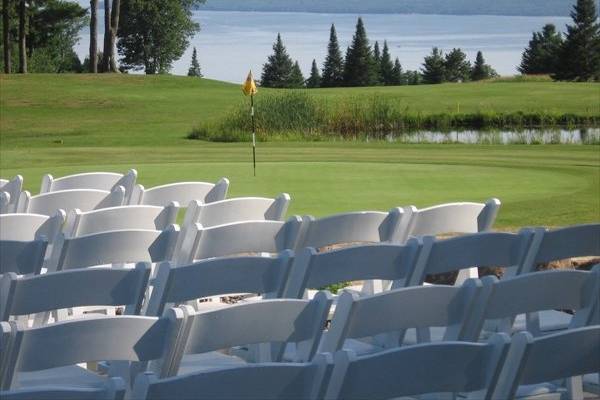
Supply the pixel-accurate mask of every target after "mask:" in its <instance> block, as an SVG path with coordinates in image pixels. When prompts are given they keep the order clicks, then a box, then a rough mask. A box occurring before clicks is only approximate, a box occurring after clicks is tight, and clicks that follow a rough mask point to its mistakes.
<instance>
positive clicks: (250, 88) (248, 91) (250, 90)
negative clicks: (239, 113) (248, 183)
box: [242, 71, 257, 176]
mask: <svg viewBox="0 0 600 400" xmlns="http://www.w3.org/2000/svg"><path fill="white" fill-rule="evenodd" d="M242 92H244V95H246V96H250V116H251V118H252V165H253V167H254V176H256V124H255V122H254V95H255V94H256V92H257V90H256V83H254V78H253V77H252V71H250V73H249V74H248V77H247V78H246V82H244V84H243V85H242Z"/></svg>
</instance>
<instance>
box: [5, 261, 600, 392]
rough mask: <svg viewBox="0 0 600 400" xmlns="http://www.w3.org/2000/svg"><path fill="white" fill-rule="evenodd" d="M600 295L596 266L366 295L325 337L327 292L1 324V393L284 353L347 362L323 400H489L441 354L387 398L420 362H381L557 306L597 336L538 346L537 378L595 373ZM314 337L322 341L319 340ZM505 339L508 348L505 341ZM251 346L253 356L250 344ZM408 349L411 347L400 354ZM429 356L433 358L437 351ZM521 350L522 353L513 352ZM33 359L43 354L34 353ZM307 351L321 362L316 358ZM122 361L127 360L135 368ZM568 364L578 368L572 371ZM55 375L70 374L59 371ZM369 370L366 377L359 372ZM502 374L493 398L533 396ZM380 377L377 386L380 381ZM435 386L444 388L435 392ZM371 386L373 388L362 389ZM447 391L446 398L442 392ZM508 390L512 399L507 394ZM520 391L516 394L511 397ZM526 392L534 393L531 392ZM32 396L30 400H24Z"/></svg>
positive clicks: (206, 369)
mask: <svg viewBox="0 0 600 400" xmlns="http://www.w3.org/2000/svg"><path fill="white" fill-rule="evenodd" d="M121 291H123V290H122V289H121ZM599 294H600V267H596V268H595V269H594V271H592V272H583V271H546V272H538V273H534V274H528V275H522V276H518V277H513V278H510V279H507V280H504V281H497V280H495V279H493V278H489V279H487V278H486V279H484V280H483V281H479V280H469V281H467V282H465V284H463V286H462V287H452V286H421V287H414V288H404V289H398V290H393V291H389V292H386V293H382V294H378V295H373V296H367V297H363V298H357V297H356V296H355V295H354V294H352V293H344V294H343V295H342V298H341V303H340V305H339V306H338V308H337V309H336V313H335V316H334V318H333V321H332V323H331V326H330V328H329V329H328V330H327V332H325V333H323V328H324V326H325V320H326V319H327V314H328V309H329V307H330V305H331V298H330V296H328V295H327V293H320V294H319V295H317V296H316V297H315V298H314V299H313V300H299V299H298V300H292V299H275V300H263V301H260V302H253V303H248V304H240V305H235V306H231V307H226V308H222V309H217V310H211V311H208V312H206V311H205V312H198V311H196V310H193V309H192V308H191V307H189V306H183V307H180V308H171V309H169V310H168V311H167V312H166V313H165V316H164V317H162V318H160V319H157V318H155V317H128V316H124V317H116V318H111V317H99V318H91V319H84V320H78V321H68V322H62V323H57V324H53V325H48V326H43V327H40V328H33V329H31V328H27V327H23V326H18V325H17V324H14V323H13V324H7V323H5V322H4V323H2V331H3V332H2V342H1V343H2V344H1V345H0V348H1V349H2V352H3V357H2V364H1V365H0V366H1V368H0V371H2V375H1V377H2V388H3V389H4V390H15V389H16V390H17V393H21V394H23V393H27V390H29V391H31V390H34V391H35V390H36V389H37V390H40V387H41V388H43V387H44V386H47V385H52V386H53V387H54V390H58V389H57V388H60V390H62V391H64V390H67V389H68V387H69V386H71V387H73V386H75V387H77V386H79V390H81V389H82V388H81V386H84V387H85V386H91V387H92V388H95V389H96V390H98V389H99V387H102V388H103V389H102V390H103V391H105V390H108V389H107V388H106V387H105V386H104V385H105V384H106V378H104V377H101V376H99V375H97V374H95V373H92V372H90V371H87V370H84V369H83V368H80V367H77V366H73V365H72V364H76V363H82V362H89V361H101V360H111V362H110V367H109V375H108V376H109V377H120V378H122V379H124V380H125V382H127V383H131V378H132V377H133V376H135V374H136V373H140V372H143V371H144V370H148V371H151V372H153V373H155V374H156V375H157V377H158V378H161V379H162V378H168V377H170V376H175V375H183V376H182V378H181V380H180V382H183V381H184V380H185V379H188V378H189V377H190V375H188V374H191V373H198V372H200V373H208V374H209V375H208V376H212V375H210V374H211V371H212V370H214V369H219V368H226V367H232V366H240V367H249V366H248V365H247V364H248V362H249V363H264V362H281V361H284V360H285V358H286V355H285V353H287V350H289V349H290V348H293V350H294V357H293V358H292V359H291V360H290V361H294V362H315V361H317V360H323V359H324V358H323V357H325V355H326V354H332V353H335V354H336V356H335V358H336V360H337V359H338V357H341V358H340V360H345V361H344V362H342V363H341V364H342V365H343V366H342V365H338V361H339V360H337V361H336V366H335V368H334V372H333V376H335V375H336V374H337V375H341V376H338V377H337V378H336V380H334V381H335V382H336V385H342V387H343V386H344V385H346V384H347V385H348V389H347V390H343V389H340V388H337V389H336V390H333V391H332V392H329V391H330V390H332V389H328V393H330V395H326V398H338V396H341V397H339V398H365V397H367V398H391V397H394V396H397V395H399V394H402V393H404V394H417V393H423V392H440V391H450V392H456V391H468V392H471V391H474V390H480V389H488V390H490V392H489V393H488V394H491V393H493V392H494V390H496V388H494V387H493V384H492V383H493V380H492V381H490V380H489V379H491V378H490V377H491V376H493V375H494V374H493V373H492V369H493V368H492V369H491V366H490V365H488V366H487V367H486V366H484V365H481V364H478V366H477V368H479V369H481V370H479V371H477V369H471V368H469V367H468V365H463V364H462V361H461V360H462V358H461V352H456V353H454V352H451V353H447V354H446V355H445V356H443V357H440V354H438V357H436V362H447V363H449V365H454V367H455V369H456V371H455V373H454V374H452V375H450V377H443V376H435V378H434V377H431V380H425V381H423V382H421V383H419V385H420V386H419V387H420V388H421V389H419V390H418V391H415V392H413V391H411V390H409V391H408V392H402V391H400V392H398V393H396V392H395V391H396V390H399V388H400V387H402V386H394V387H395V389H394V390H392V391H390V389H389V388H386V387H387V386H388V385H389V384H390V383H391V381H389V382H388V381H387V380H383V381H381V379H384V377H385V376H386V375H389V374H391V375H389V377H388V379H391V377H392V376H393V375H397V376H396V378H397V379H403V378H404V377H406V376H413V375H412V374H414V373H415V370H421V368H420V364H419V362H418V361H419V360H420V359H419V358H418V357H417V356H416V355H414V354H413V357H417V359H412V360H411V358H410V357H408V358H406V359H404V361H403V362H400V360H398V359H394V361H393V362H391V360H390V364H388V363H386V362H383V361H382V360H385V359H386V357H385V356H384V355H385V354H390V353H391V352H396V351H398V350H393V349H397V348H398V347H405V348H406V349H407V350H406V351H407V353H404V354H412V353H410V351H417V350H416V349H417V348H420V346H419V345H416V347H415V343H414V342H409V343H405V341H404V333H405V331H406V330H407V329H412V328H418V329H420V330H422V329H423V328H429V327H445V328H446V333H445V335H444V337H443V338H441V340H440V342H445V343H447V344H451V343H456V341H471V342H473V343H476V342H478V341H480V340H481V338H482V336H481V333H482V332H483V326H484V323H485V322H487V321H492V320H498V319H502V320H506V321H508V324H507V325H503V326H502V328H503V329H498V330H497V332H504V333H511V332H512V329H513V326H512V322H511V321H514V319H515V317H516V315H517V314H519V313H524V312H530V311H538V310H546V309H551V308H555V307H561V308H571V309H574V310H577V312H576V314H575V315H574V317H573V320H572V322H571V324H570V325H569V327H568V329H567V332H574V331H578V332H581V331H586V332H587V331H588V330H586V329H587V328H586V326H588V325H592V326H594V327H593V328H592V329H591V332H595V334H596V336H594V335H590V336H585V339H582V338H581V337H579V340H581V342H580V343H579V345H577V346H575V345H573V346H571V347H564V346H558V347H546V348H545V349H546V350H547V349H552V355H551V356H550V355H548V356H547V357H550V358H553V360H556V363H552V362H550V364H549V365H547V366H546V367H545V369H544V371H545V373H546V375H544V376H548V374H550V376H553V378H552V379H547V380H554V379H555V378H560V377H563V378H567V377H572V376H578V375H583V374H588V373H589V374H593V373H597V372H598V370H599V369H600V368H598V367H597V366H598V365H599V364H598V363H600V358H598V357H596V355H597V354H598V353H594V352H593V351H594V349H597V348H598V346H599V345H600V341H598V340H597V339H598V336H597V334H598V332H599V331H598V329H599V328H600V326H599V325H598V324H600V317H599V315H598V313H599V312H600V311H599V309H598V306H599ZM507 299H510V301H507ZM323 334H324V335H325V336H324V339H323V340H321V337H322V335H323ZM524 335H525V336H524ZM366 337H371V338H372V340H371V341H370V342H369V344H367V343H361V344H359V345H356V343H358V340H356V339H359V338H366ZM517 337H520V338H523V337H525V338H527V340H525V342H523V341H522V340H524V339H519V343H521V344H520V345H519V346H524V343H529V342H535V341H537V340H540V341H543V340H545V339H533V338H532V337H531V334H529V333H527V334H519V335H517ZM540 337H541V338H543V337H563V336H560V335H557V334H556V332H553V333H551V334H550V336H548V335H544V336H540ZM594 339H595V344H594ZM429 341H430V338H425V339H423V340H419V343H420V344H421V345H422V344H423V342H429ZM504 341H505V342H506V341H507V340H506V338H505V339H504ZM319 343H320V348H319ZM374 343H382V346H380V347H376V346H375V345H374ZM492 343H498V339H497V337H496V338H492ZM253 345H254V346H256V347H252V346H253ZM286 345H287V347H286ZM554 345H555V346H556V345H557V343H556V342H554ZM238 346H245V348H241V349H240V348H239V347H238ZM369 346H370V350H369V351H365V350H364V349H365V348H366V347H369ZM440 346H441V345H440ZM462 346H464V347H461V351H462V352H464V351H466V349H467V348H468V347H469V346H472V344H469V345H467V344H466V343H463V344H462ZM594 346H596V347H594ZM410 348H412V349H413V350H408V349H410ZM220 349H229V354H225V353H222V352H218V350H220ZM436 349H437V351H442V350H443V349H444V346H441V347H436ZM236 350H237V351H236ZM251 350H255V351H254V352H252V351H251ZM524 350H525V349H523V348H520V350H519V351H524ZM590 352H591V353H590ZM557 353H558V354H560V356H559V355H557ZM42 354H43V355H44V356H41V355H42ZM316 354H322V355H321V356H317V357H316V358H315V355H316ZM463 355H464V354H463ZM355 356H358V357H360V359H363V360H366V359H371V360H373V361H372V362H369V363H365V364H367V365H370V367H369V368H365V369H364V370H361V372H360V376H362V375H363V374H367V376H369V379H363V378H362V377H360V378H359V376H354V377H353V378H352V379H348V380H347V383H346V384H343V383H342V382H346V379H342V378H343V376H345V374H346V373H347V371H346V368H348V367H349V365H348V363H350V364H351V362H352V361H353V360H354V359H355V358H354V357H355ZM432 356H433V355H432ZM523 356H524V354H520V356H519V357H523ZM378 357H382V358H378ZM430 357H431V356H430ZM288 358H289V357H288ZM503 359H504V357H499V358H497V359H496V361H497V362H500V363H502V360H503ZM508 359H510V356H509V358H508ZM376 360H377V361H376ZM423 361H425V360H423ZM474 361H475V359H470V362H474ZM576 361H577V362H576ZM124 362H134V364H130V363H124ZM317 362H319V361H317ZM321 362H322V361H321ZM513 362H516V361H514V360H513ZM148 363H150V364H148ZM405 363H408V364H406V365H405ZM558 364H560V365H558ZM518 365H519V363H518V362H516V363H513V364H511V368H516V367H517V366H518ZM576 365H578V367H577V368H575V369H573V367H575V366H576ZM68 366H69V367H68ZM594 366H596V367H594ZM64 367H68V368H67V369H64ZM257 367H258V366H257ZM501 367H502V366H501V365H498V368H499V369H498V371H497V372H500V371H501ZM338 368H342V371H344V372H340V371H338V372H337V373H336V372H335V369H338ZM371 368H372V370H371V372H368V371H369V370H370V369H371ZM594 368H595V369H594ZM386 369H390V371H392V370H393V371H396V372H395V373H391V372H388V373H383V372H382V371H385V370H386ZM411 369H412V372H411V371H410V370H411ZM242 370H243V369H242ZM240 371H241V370H240ZM282 371H283V370H282ZM475 371H477V373H478V376H479V377H480V378H482V377H484V376H486V377H487V378H486V379H485V380H484V381H485V382H488V385H483V386H478V387H472V388H471V389H467V388H463V389H458V390H454V389H450V387H454V386H452V385H458V384H459V383H458V382H461V381H462V379H464V378H466V377H468V376H470V375H471V374H473V373H474V372H475ZM357 373H358V372H357ZM382 373H383V375H382ZM521 373H523V372H522V371H521ZM503 374H504V375H507V376H508V377H510V379H511V385H509V387H504V388H503V389H502V390H501V392H499V393H504V394H507V393H509V392H510V393H511V394H512V395H513V396H514V395H515V394H518V395H519V396H518V397H522V396H525V395H527V394H531V392H532V390H533V389H534V388H531V387H523V388H520V389H519V388H518V382H519V380H520V379H523V378H522V376H520V374H515V373H514V370H513V369H507V370H506V371H504V370H502V373H501V374H500V375H499V376H496V377H495V378H500V377H501V376H502V375H503ZM560 374H563V375H560ZM208 376H207V377H208ZM233 376H235V374H234V375H233ZM233 376H231V377H229V384H230V385H234V386H235V385H238V384H241V385H245V384H248V382H244V381H243V380H242V381H241V382H240V381H238V380H236V379H235V378H233ZM377 376H379V377H380V378H379V379H377V378H376V377H377ZM460 377H462V379H460ZM257 378H258V377H257ZM495 378H494V379H495ZM505 378H507V377H505ZM195 379H196V378H194V379H192V380H194V381H195ZM438 379H442V381H444V382H446V383H445V384H443V385H440V384H439V381H438ZM507 379H508V378H507ZM200 380H201V381H202V379H200ZM340 380H341V381H342V382H340ZM175 381H176V380H172V381H171V382H175ZM357 382H362V383H363V384H365V385H366V386H365V387H362V388H360V387H361V385H358V386H356V385H357ZM368 382H370V384H368V385H367V383H368ZM384 382H385V383H386V384H385V385H384V387H381V383H384ZM436 382H437V383H436ZM541 382H544V381H533V382H529V381H527V383H541ZM447 385H450V386H447ZM109 387H110V386H109ZM408 387H413V386H410V385H409V386H408ZM444 387H445V388H447V389H446V390H440V388H444ZM549 387H552V389H553V390H554V391H555V392H556V393H558V394H559V395H560V394H561V393H562V394H563V395H564V393H565V390H571V394H573V392H572V390H573V389H576V385H571V387H568V388H565V387H564V385H562V384H560V383H555V384H549V383H548V384H545V386H542V389H543V390H545V391H546V393H549V389H548V388H549ZM19 388H20V389H19ZM406 389H407V388H405V390H406ZM219 390H220V391H217V392H214V394H215V395H220V396H222V397H220V398H225V396H227V395H228V393H230V392H228V389H226V388H221V389H219ZM280 390H281V388H280ZM337 390H341V392H342V393H344V394H340V393H338V391H337ZM507 390H508V391H509V392H506V391H507ZM517 390H519V392H516V391H517ZM535 390H539V387H538V388H535ZM535 390H533V392H535ZM579 390H580V389H579ZM136 391H137V393H138V395H139V398H144V397H143V395H140V394H139V388H138V389H136ZM136 391H134V393H136ZM163 393H164V395H165V396H167V398H188V397H186V396H182V395H181V394H179V392H178V391H175V392H170V393H169V392H163ZM189 393H191V392H189ZM240 393H241V392H240ZM378 393H379V394H378ZM382 393H388V394H386V395H384V394H382ZM394 393H396V394H395V395H394ZM538 393H539V392H538ZM5 394H7V393H5ZM29 394H30V396H31V392H30V393H29ZM7 395H8V394H7ZM477 395H481V393H477ZM179 396H182V397H179ZM279 396H281V393H280V394H279ZM316 397H321V396H316ZM316 397H315V398H316ZM192 398H193V397H192ZM251 398H252V397H251ZM279 398H287V397H285V396H284V397H279ZM476 398H480V397H476ZM486 398H487V397H486ZM496 398H498V397H496ZM505 398H513V397H505ZM571 398H572V397H571Z"/></svg>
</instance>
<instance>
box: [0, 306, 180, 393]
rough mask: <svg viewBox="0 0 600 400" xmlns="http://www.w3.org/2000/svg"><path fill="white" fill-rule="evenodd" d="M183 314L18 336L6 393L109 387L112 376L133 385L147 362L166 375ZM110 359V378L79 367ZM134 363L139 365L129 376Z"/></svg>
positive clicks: (61, 325)
mask: <svg viewBox="0 0 600 400" xmlns="http://www.w3.org/2000/svg"><path fill="white" fill-rule="evenodd" d="M182 323H183V314H182V312H181V310H177V309H173V310H172V311H171V312H170V313H168V314H167V315H166V316H165V317H164V318H160V319H159V318H153V317H139V316H118V317H104V316H103V317H97V318H83V319H78V320H72V321H65V322H57V323H55V324H51V325H45V326H42V327H39V328H22V327H18V328H14V329H16V332H15V334H14V336H13V340H12V343H11V344H10V351H9V354H8V356H7V359H6V360H5V362H6V365H5V368H4V369H3V376H2V381H1V384H2V389H3V390H13V389H18V388H22V389H33V388H39V389H42V388H44V387H48V386H52V387H53V388H55V389H57V388H60V389H75V388H82V387H84V388H96V389H99V388H105V387H106V381H107V379H108V377H113V376H119V377H121V378H123V380H125V382H129V381H130V373H131V372H143V371H144V369H145V367H146V366H147V363H148V362H150V361H153V362H152V363H151V364H150V368H151V369H152V370H153V371H155V372H157V373H158V374H159V376H161V377H164V376H166V374H167V372H168V370H169V367H170V360H171V358H172V355H173V351H174V347H175V346H176V344H177V341H178V336H179V335H180V333H181V327H182ZM103 360H111V369H110V370H109V374H108V377H107V376H102V375H98V374H96V373H94V372H92V371H90V370H87V369H85V368H82V367H79V366H77V365H76V364H79V363H85V362H94V361H103ZM130 362H134V363H136V368H135V369H140V371H130V367H129V366H130Z"/></svg>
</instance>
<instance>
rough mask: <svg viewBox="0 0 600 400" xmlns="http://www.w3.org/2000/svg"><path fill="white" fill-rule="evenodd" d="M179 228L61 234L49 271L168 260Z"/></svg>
mask: <svg viewBox="0 0 600 400" xmlns="http://www.w3.org/2000/svg"><path fill="white" fill-rule="evenodd" d="M178 234H179V227H178V226H177V225H171V226H169V227H168V228H167V229H166V230H164V231H156V230H143V229H131V230H120V231H108V232H100V233H94V234H90V235H83V236H79V237H73V238H72V237H68V236H66V235H65V234H64V233H63V234H61V235H59V239H58V240H57V242H56V244H55V247H54V251H53V254H52V257H51V260H50V262H49V263H48V265H49V267H48V268H49V270H51V271H60V270H67V269H73V268H86V267H93V266H100V265H106V264H125V263H137V262H152V263H156V262H160V261H168V260H171V258H172V257H173V250H174V248H175V244H176V242H177V236H178Z"/></svg>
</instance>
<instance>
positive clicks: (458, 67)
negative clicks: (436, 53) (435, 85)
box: [444, 49, 471, 82]
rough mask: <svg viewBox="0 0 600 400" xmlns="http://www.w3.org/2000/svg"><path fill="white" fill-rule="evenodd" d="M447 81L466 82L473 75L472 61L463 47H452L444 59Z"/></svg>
mask: <svg viewBox="0 0 600 400" xmlns="http://www.w3.org/2000/svg"><path fill="white" fill-rule="evenodd" d="M444 69H445V71H446V77H445V80H446V81H447V82H465V81H468V80H469V78H470V77H471V63H470V62H469V61H468V60H467V55H466V54H465V53H464V52H463V51H462V50H461V49H452V51H450V52H449V53H448V54H446V59H445V60H444Z"/></svg>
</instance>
